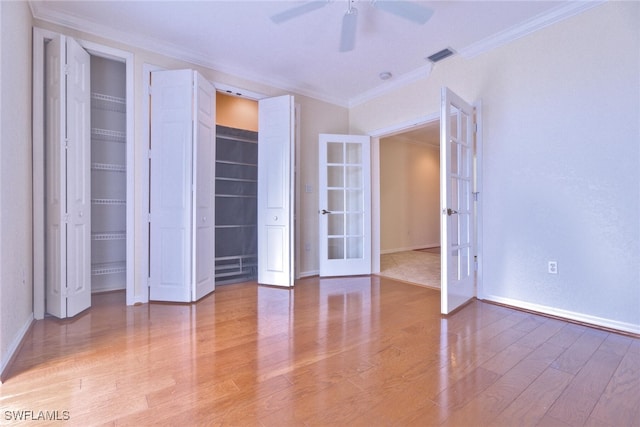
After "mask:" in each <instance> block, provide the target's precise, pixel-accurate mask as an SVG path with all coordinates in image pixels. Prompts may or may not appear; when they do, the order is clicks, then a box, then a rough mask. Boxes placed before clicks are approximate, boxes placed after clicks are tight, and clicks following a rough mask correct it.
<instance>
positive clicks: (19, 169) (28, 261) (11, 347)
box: [0, 2, 33, 372]
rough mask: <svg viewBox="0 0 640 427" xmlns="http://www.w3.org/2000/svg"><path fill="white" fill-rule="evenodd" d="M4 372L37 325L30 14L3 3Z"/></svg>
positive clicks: (22, 5)
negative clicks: (34, 312)
mask: <svg viewBox="0 0 640 427" xmlns="http://www.w3.org/2000/svg"><path fill="white" fill-rule="evenodd" d="M0 28H1V31H2V37H1V39H0V64H1V66H0V67H1V70H0V84H1V88H0V105H1V106H0V233H1V238H0V362H1V364H0V372H3V371H4V369H5V367H6V365H7V363H8V361H9V357H10V356H11V354H12V353H13V352H14V351H15V349H16V348H17V346H18V344H19V343H20V340H21V338H22V336H23V335H24V333H25V332H26V330H27V328H28V326H29V324H30V322H31V320H32V289H33V283H32V279H31V277H32V276H31V272H32V268H33V264H32V257H31V248H32V234H31V218H32V216H31V196H32V191H31V188H32V186H31V183H32V181H31V12H30V10H29V6H28V5H27V3H26V2H0Z"/></svg>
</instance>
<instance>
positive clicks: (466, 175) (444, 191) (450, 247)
mask: <svg viewBox="0 0 640 427" xmlns="http://www.w3.org/2000/svg"><path fill="white" fill-rule="evenodd" d="M474 117H475V115H474V108H473V106H471V105H470V104H469V103H467V102H466V101H464V100H463V99H462V98H460V97H459V96H457V95H456V94H455V93H453V92H451V91H450V90H449V89H448V88H446V87H444V88H442V104H441V111H440V181H441V183H440V185H441V192H440V206H441V209H442V219H441V235H440V239H441V268H442V279H441V280H442V283H441V292H440V295H441V312H442V314H449V313H451V312H452V311H453V310H455V309H456V308H458V307H460V306H462V305H463V304H465V303H466V302H467V301H469V300H470V299H471V298H473V297H475V296H476V286H475V258H474V255H475V253H474V251H475V242H474V239H475V236H476V233H475V227H476V222H475V216H474V202H473V191H474V184H475V182H474V164H473V161H474V155H475V152H474V150H475V148H474V147H475V144H474V143H475V134H476V123H475V118H474Z"/></svg>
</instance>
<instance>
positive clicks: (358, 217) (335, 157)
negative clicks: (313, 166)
mask: <svg viewBox="0 0 640 427" xmlns="http://www.w3.org/2000/svg"><path fill="white" fill-rule="evenodd" d="M319 147H320V152H319V166H318V169H319V172H320V174H319V175H320V176H319V178H320V182H319V185H318V193H319V196H320V200H319V208H320V212H319V215H320V221H319V223H320V234H319V241H320V248H319V249H320V276H348V275H357V274H370V273H371V156H370V138H369V137H368V136H363V135H330V134H321V135H320V140H319Z"/></svg>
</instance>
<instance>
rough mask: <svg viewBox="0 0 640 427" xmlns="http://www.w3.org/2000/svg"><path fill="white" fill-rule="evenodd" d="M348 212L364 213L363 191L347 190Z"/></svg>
mask: <svg viewBox="0 0 640 427" xmlns="http://www.w3.org/2000/svg"><path fill="white" fill-rule="evenodd" d="M346 192H347V210H348V211H349V212H362V210H363V204H364V200H363V194H362V190H347V191H346Z"/></svg>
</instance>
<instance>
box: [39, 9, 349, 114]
mask: <svg viewBox="0 0 640 427" xmlns="http://www.w3.org/2000/svg"><path fill="white" fill-rule="evenodd" d="M29 6H30V8H31V12H32V15H33V17H34V18H35V19H38V20H41V21H45V22H49V23H52V24H55V25H60V26H63V27H66V28H69V29H71V30H75V31H81V32H83V33H86V34H91V35H94V36H96V37H100V38H102V39H107V40H111V41H114V42H117V43H122V44H124V45H127V46H131V47H135V48H138V49H142V50H146V51H149V52H152V53H154V54H159V55H164V56H167V57H170V58H173V59H178V60H181V61H185V62H188V63H191V64H194V65H199V66H202V67H206V68H210V69H212V70H215V71H218V72H221V73H224V74H229V75H232V76H234V77H238V78H241V79H244V80H248V81H251V82H253V83H257V84H260V85H265V86H270V87H272V88H275V89H280V90H282V91H286V92H293V93H295V94H298V95H303V96H308V97H310V98H314V99H317V100H320V101H324V102H327V103H330V104H334V105H338V106H342V107H345V108H348V106H349V102H348V100H346V99H342V98H334V97H329V96H327V95H326V94H324V93H321V92H318V91H315V90H308V89H304V88H300V87H297V86H296V85H292V84H290V83H288V82H285V81H282V80H278V79H271V78H265V77H264V75H261V74H258V73H252V72H248V71H247V70H244V69H240V68H236V67H231V66H228V65H226V64H222V63H218V62H216V61H211V60H209V59H207V58H206V57H205V56H204V55H202V53H200V52H196V51H194V50H191V49H188V48H186V47H184V46H178V45H176V44H172V43H166V42H158V41H157V40H155V39H152V38H150V37H145V36H140V35H134V34H131V33H128V32H125V31H119V30H115V29H113V28H112V27H109V26H106V25H102V24H100V23H97V22H94V21H90V20H87V19H84V18H80V17H78V16H75V15H72V14H67V13H59V12H57V11H54V10H51V9H49V8H48V7H46V6H43V3H42V2H34V1H29Z"/></svg>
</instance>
